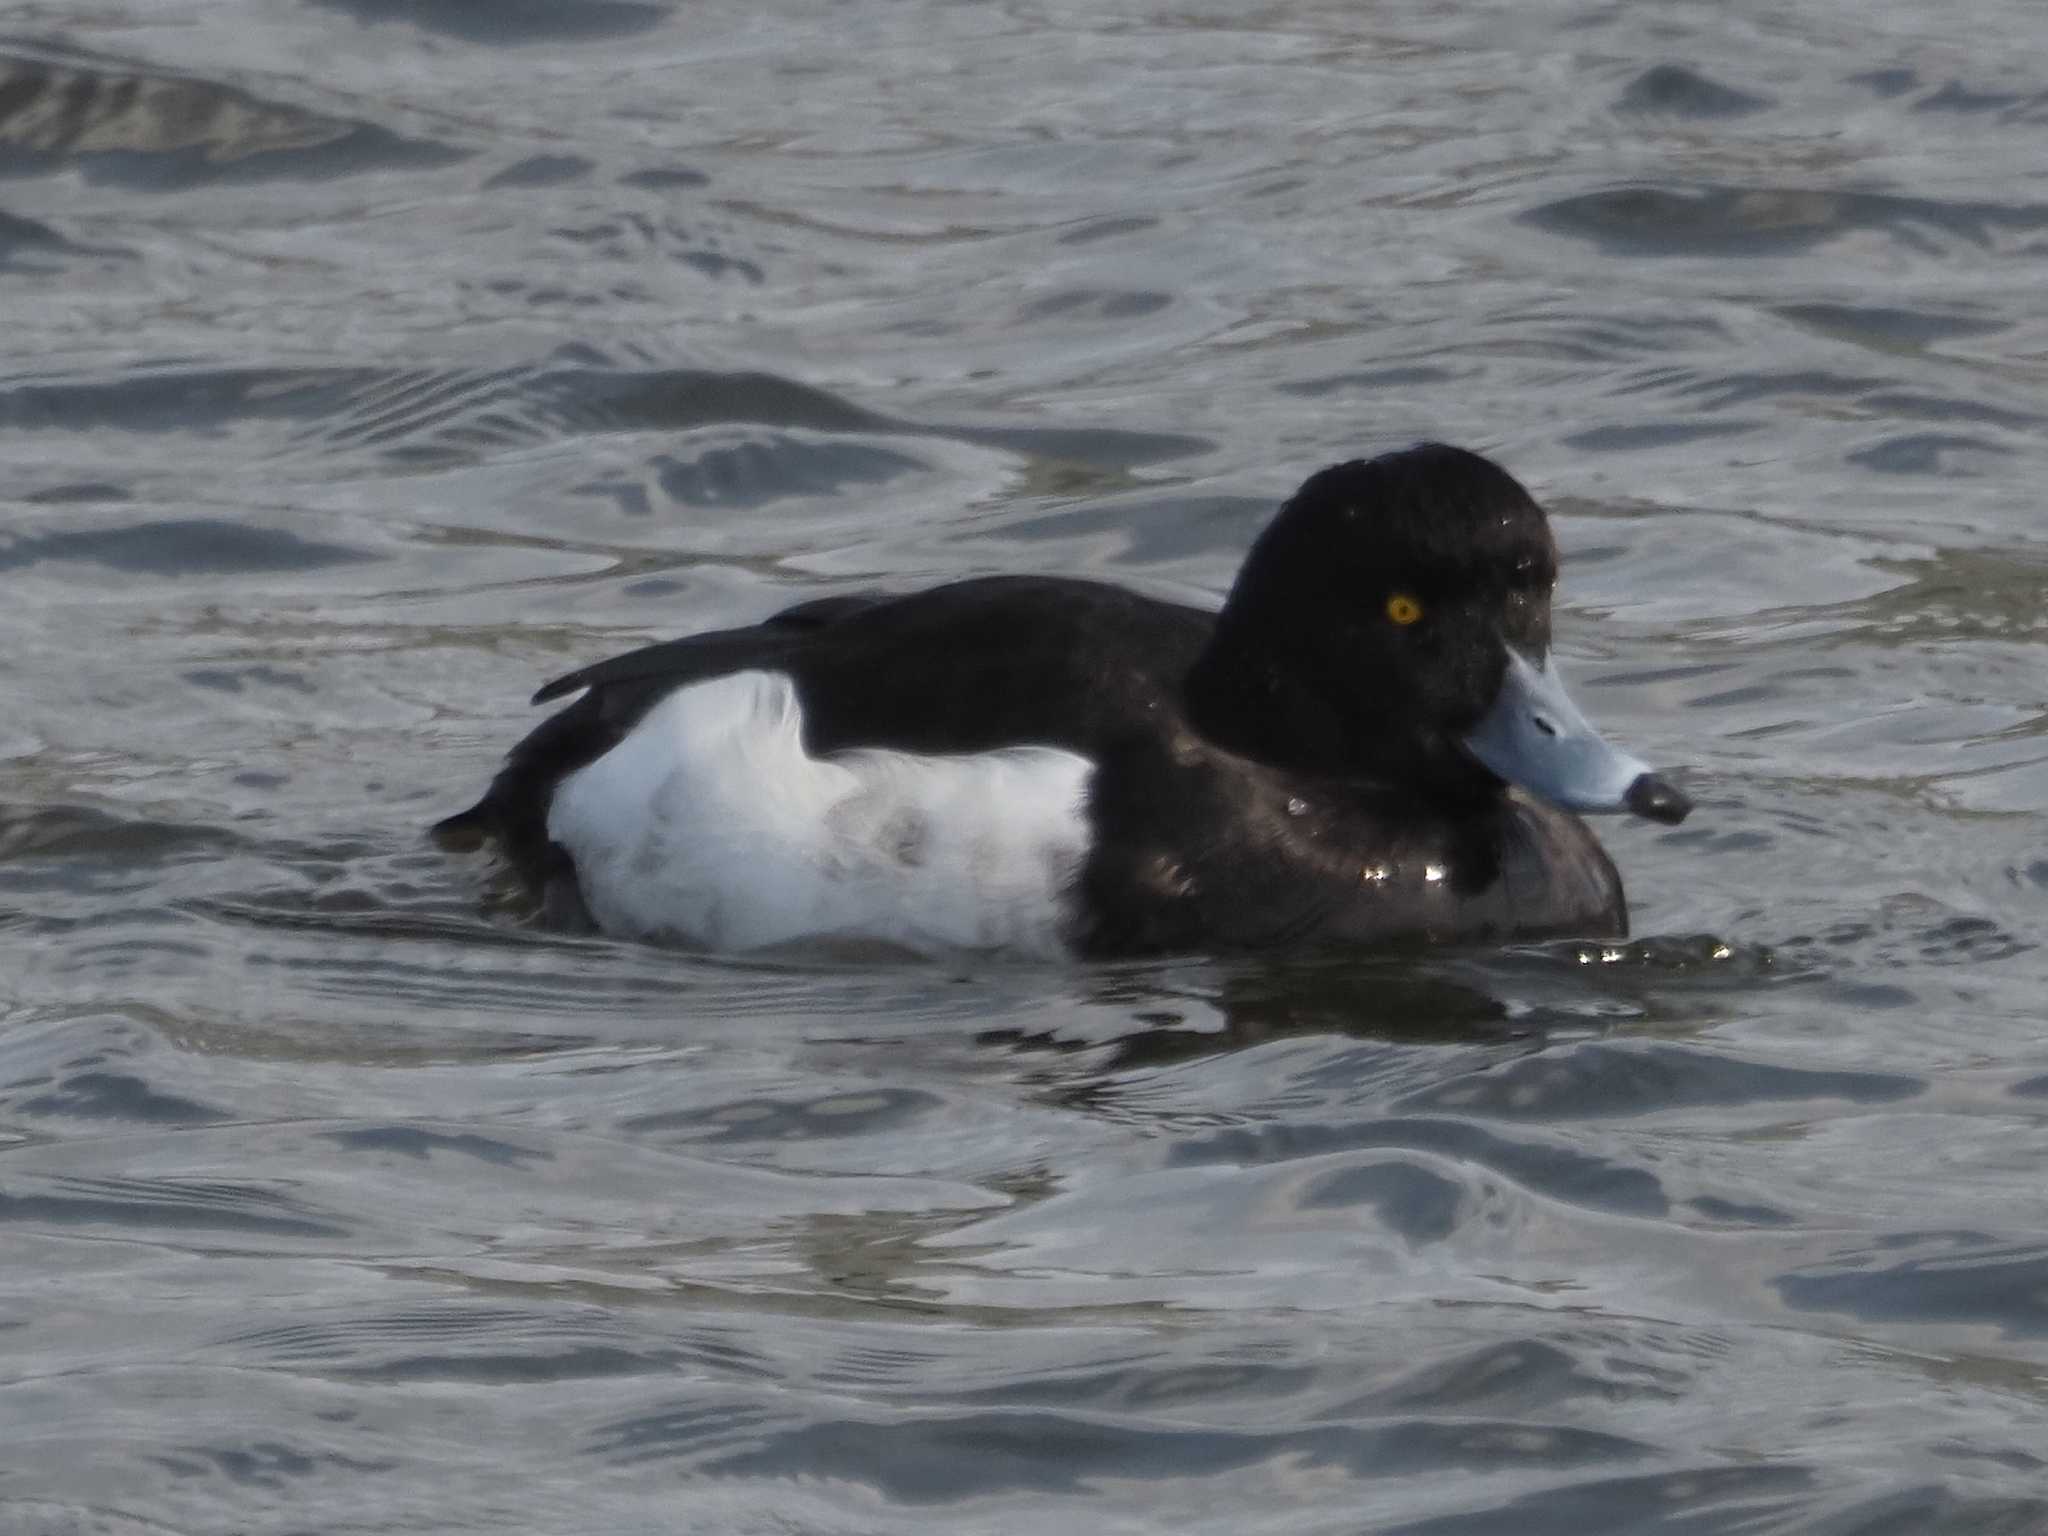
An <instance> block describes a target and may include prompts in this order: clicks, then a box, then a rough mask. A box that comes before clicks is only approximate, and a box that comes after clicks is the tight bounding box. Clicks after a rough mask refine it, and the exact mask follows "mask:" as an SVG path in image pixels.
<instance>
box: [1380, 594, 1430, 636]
mask: <svg viewBox="0 0 2048 1536" xmlns="http://www.w3.org/2000/svg"><path fill="white" fill-rule="evenodd" d="M1387 617H1388V618H1390V619H1392V620H1393V621H1394V622H1395V623H1396V624H1399V625H1401V626H1403V627H1404V628H1405V627H1406V626H1408V625H1410V624H1413V623H1414V622H1415V621H1416V620H1417V619H1419V618H1421V617H1422V604H1421V602H1420V601H1419V600H1418V599H1416V598H1413V597H1410V596H1409V595H1408V594H1407V593H1406V592H1396V593H1395V594H1394V595H1393V596H1392V597H1390V598H1388V599H1387Z"/></svg>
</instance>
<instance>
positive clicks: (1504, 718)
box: [1465, 646, 1692, 823]
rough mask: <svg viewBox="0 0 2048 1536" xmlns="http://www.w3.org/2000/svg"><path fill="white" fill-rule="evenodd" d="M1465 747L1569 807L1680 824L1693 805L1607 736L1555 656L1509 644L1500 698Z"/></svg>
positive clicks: (1514, 780) (1512, 781)
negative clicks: (1571, 689) (1582, 709)
mask: <svg viewBox="0 0 2048 1536" xmlns="http://www.w3.org/2000/svg"><path fill="white" fill-rule="evenodd" d="M1465 749H1466V750H1467V751H1468V752H1470V753H1471V754H1472V755H1473V756H1474V757H1476V758H1478V759H1479V761H1480V762H1482V763H1484V764H1485V765H1486V766H1487V767H1488V768H1490V769H1492V770H1493V772H1495V773H1497V774H1499V775H1500V776H1501V777H1502V778H1503V779H1506V780H1507V781H1508V782H1509V783H1510V784H1519V785H1520V786H1521V787H1522V788H1523V789H1526V790H1528V791H1529V792H1530V793H1531V794H1533V795H1540V796H1542V798H1544V799H1545V800H1548V801H1550V802H1551V803H1552V804H1553V805H1561V806H1563V807H1564V808H1565V809H1566V810H1568V811H1628V812H1631V813H1632V814H1634V815H1637V816H1647V817H1649V818H1650V819H1651V820H1652V821H1662V822H1667V823H1676V822H1680V821H1683V820H1684V819H1685V816H1686V813H1687V812H1688V811H1690V810H1691V809H1692V802H1691V801H1690V800H1688V799H1686V797H1685V796H1684V795H1683V794H1681V793H1679V791H1678V790H1677V789H1675V788H1673V787H1672V785H1671V784H1670V783H1668V782H1667V781H1666V780H1665V779H1663V778H1661V777H1660V776H1658V775H1657V774H1655V773H1653V772H1651V771H1650V765H1649V764H1648V763H1645V762H1644V761H1643V760H1642V759H1641V758H1639V757H1636V756H1634V755H1633V754H1631V753H1628V752H1624V751H1622V750H1621V749H1620V748H1619V747H1616V746H1611V745H1610V744H1609V743H1608V742H1607V741H1605V740H1604V739H1602V737H1601V735H1600V733H1599V732H1598V731H1596V730H1594V729H1593V727H1592V726H1591V725H1590V724H1589V723H1588V722H1587V720H1586V717H1585V716H1584V715H1582V714H1580V713H1579V707H1578V706H1577V705H1576V704H1574V703H1573V702H1572V696H1571V695H1570V694H1569V693H1568V692H1566V691H1565V686H1564V679H1563V678H1562V677H1560V676H1559V675H1558V670H1557V662H1556V659H1555V658H1553V657H1548V656H1544V657H1539V658H1538V659H1536V660H1534V661H1531V660H1530V659H1529V658H1528V657H1527V656H1524V655H1523V654H1522V653H1521V652H1520V651H1517V650H1515V649H1514V648H1513V647H1512V646H1511V647H1509V649H1508V670H1507V676H1506V677H1505V678H1504V679H1503V680H1502V682H1501V687H1500V697H1499V698H1497V699H1495V700H1494V701H1493V708H1491V709H1489V710H1488V711H1487V712H1486V714H1485V716H1484V718H1482V719H1481V720H1480V722H1479V723H1478V724H1477V725H1476V726H1474V727H1473V728H1472V731H1471V733H1470V734H1469V735H1467V736H1466V738H1465Z"/></svg>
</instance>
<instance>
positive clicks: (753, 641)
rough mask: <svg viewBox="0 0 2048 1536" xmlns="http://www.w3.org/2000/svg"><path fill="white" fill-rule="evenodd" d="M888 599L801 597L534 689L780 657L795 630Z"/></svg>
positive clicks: (687, 675)
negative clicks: (749, 620) (766, 613)
mask: <svg viewBox="0 0 2048 1536" xmlns="http://www.w3.org/2000/svg"><path fill="white" fill-rule="evenodd" d="M887 601H888V598H887V597H886V596H885V595H884V594H882V593H879V592H853V593H842V594H839V595H837V596H834V597H818V598H813V599H811V600H810V601H809V602H806V603H798V604H797V605H796V606H795V607H793V608H785V609H783V610H782V612H780V613H778V614H776V615H775V616H774V617H773V618H770V619H767V620H764V621H763V622H762V623H759V624H752V625H749V626H748V627H747V628H745V629H719V630H713V631H711V632H710V633H708V634H702V635H686V636H684V637H683V638H682V639H680V640H663V641H661V642H660V643H659V644H656V645H646V646H642V647H641V648H640V649H639V650H637V651H628V652H626V654H625V655H623V656H613V657H611V658H610V659H609V660H606V661H600V662H596V663H593V664H592V665H590V666H587V667H579V668H578V669H577V670H576V671H574V672H569V673H565V674H564V675H563V676H561V677H558V678H556V679H555V680H554V681H553V682H550V683H548V684H546V685H545V686H544V687H542V688H541V689H540V691H539V692H537V693H536V694H534V696H533V702H534V703H536V704H546V703H548V702H550V701H551V700H554V699H559V698H564V697H566V696H568V695H569V694H572V693H574V692H575V691H576V690H577V689H579V688H605V687H609V686H611V685H613V684H616V683H640V682H649V681H653V680H656V679H659V680H662V681H665V682H667V683H669V684H670V685H674V684H677V683H685V682H689V681H691V680H693V679H696V678H705V677H718V676H721V675H723V674H724V673H727V672H734V671H738V670H739V669H741V668H743V667H751V666H759V665H762V664H763V663H764V662H771V661H774V660H775V659H777V657H778V655H779V653H780V650H781V648H782V645H783V643H784V642H786V641H787V640H788V639H789V638H790V637H791V636H795V635H809V634H815V633H816V632H817V631H818V630H821V629H824V628H826V627H828V626H830V625H833V624H837V623H838V622H840V621H841V620H842V619H846V618H850V617H852V616H853V615H854V614H856V613H865V612H866V611H867V610H868V609H870V608H873V607H875V606H876V605H878V604H880V603H884V602H887Z"/></svg>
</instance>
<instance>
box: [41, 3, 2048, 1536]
mask: <svg viewBox="0 0 2048 1536" xmlns="http://www.w3.org/2000/svg"><path fill="white" fill-rule="evenodd" d="M2044 276H2048V13H2044V12H2043V11H2042V10H2041V9H2040V7H2039V6H2038V5H2037V4H2035V3H2033V0H1980V3H1976V4H1973V5H1971V6H1970V7H1968V8H1967V10H1966V11H1965V10H1958V9H1955V8H1943V7H1930V6H1926V5H1922V4H1909V3H1905V0H1881V3H1874V4H1849V3H1846V0H1842V3H1823V0H1804V3H1798V0H1795V3H1792V4H1789V5H1787V4H1774V5H1763V4H1751V3H1735V4H1728V5H1720V6H1704V5H1686V4H1678V3H1660V0H1637V3H1619V0H1460V3H1447V0H1428V3H1425V0H1387V3H1375V4H1371V5H1358V4H1348V3H1347V4H1337V3H1327V0H1324V3H1318V0H1303V3H1299V4H1289V5H1266V6H1257V5H1251V6H1248V5H1242V4H1222V3H1211V0H1179V3H1172V4H1168V3H1161V0H1133V3H1129V4H1120V5H1101V4H1079V3H1074V0H991V3H977V4H960V3H954V4H947V3H941V0H843V3H840V4H835V5H831V6H823V5H812V4H799V3H792V0H765V3H764V0H748V3H745V4H740V3H735V0H692V3H688V4H685V3H680V0H586V3H583V4H580V5H571V4H567V3H563V4H543V3H540V0H513V3H497V4H486V3H484V0H473V3H472V0H417V3H410V4H407V3H399V0H101V3H95V4H86V3H84V0H46V3H39V4H36V5H33V6H22V7H17V8H15V9H14V10H13V11H12V12H11V13H10V14H9V16H8V17H7V20H6V25H5V28H4V36H0V315H4V317H5V321H6V329H5V338H6V339H5V346H4V351H0V453H4V463H5V478H4V482H0V497H4V500H5V524H4V527H0V594H4V601H0V701H4V709H0V1532H7V1533H13V1532H26V1533H51V1532H57V1533H70V1532H106V1533H161V1532H182V1533H195V1536H196V1533H211V1532H237V1533H244V1532H246V1533H279V1536H283V1533H292V1532H315V1531H317V1532H323V1533H333V1532H408V1533H410V1532H423V1531H435V1532H443V1531H451V1532H452V1531H476V1532H490V1533H493V1536H499V1533H506V1532H528V1531H532V1532H582V1531H606V1532H669V1531H716V1532H741V1533H747V1532H798V1531H801V1532H819V1533H826V1532H831V1533H842V1532H843V1533H911V1532H944V1533H948V1536H953V1533H959V1532H968V1531H990V1532H994V1531H1001V1532H1006V1533H1007V1532H1035V1531H1043V1532H1068V1531H1116V1532H1137V1531H1158V1530H1173V1531H1177V1532H1192V1531H1201V1532H1218V1533H1226V1532H1227V1533H1240V1532H1261V1533H1268V1532H1270V1533H1283V1532H1284V1533H1320V1532H1331V1533H1338V1532H1345V1533H1350V1532H1387V1533H1404V1536H1480V1533H1493V1532H1504V1533H1513V1536H1544V1533H1559V1536H1564V1533H1572V1536H1589V1533H1591V1536H1597V1533H1610V1532H1611V1533H1616V1536H1620V1533H1642V1532H1670V1533H1679V1532H1683V1533H1686V1536H1709V1533H1737V1532H1740V1533H1745V1536H1751V1533H1769V1536H1780V1533H1783V1536H1790V1533H1801V1536H1851V1533H1871V1536H1879V1533H1884V1536H1890V1533H1897V1532H1915V1533H1917V1532H1956V1533H1971V1536H1980V1533H1986V1532H1990V1533H2021V1532H2027V1533H2032V1532H2038V1531H2043V1530H2048V1024H2044V1014H2048V956H2044V952H2043V950H2042V947H2041V938H2042V935H2043V932H2044V923H2048V703H2044V700H2048V596H2044V594H2048V533H2044V523H2043V519H2042V514H2041V498H2042V487H2043V486H2044V484H2048V435H2044V426H2048V305H2044V302H2043V294H2044V292H2048V286H2044ZM1423 437H1436V438H1444V439H1448V440H1450V441H1453V442H1459V443H1464V444H1467V445H1470V446H1474V447H1478V448H1482V449H1484V450H1486V451H1488V452H1490V453H1492V454H1495V455H1496V456H1498V457H1499V458H1500V459H1501V460H1502V461H1503V462H1504V463H1505V464H1507V465H1508V466H1509V467H1510V468H1511V469H1512V470H1513V471H1514V472H1515V473H1516V474H1518V475H1519V476H1520V477H1522V478H1523V479H1524V480H1525V481H1526V482H1527V483H1528V484H1529V485H1530V486H1531V487H1532V488H1534V489H1535V490H1536V492H1537V493H1538V494H1539V495H1540V496H1542V497H1543V498H1544V499H1545V500H1546V501H1547V502H1548V503H1549V504H1550V505H1551V507H1552V508H1553V509H1554V511H1555V514H1556V521H1557V527H1558V530H1559V535H1560V538H1561V541H1562V544H1563V546H1564V550H1565V556H1566V567H1565V580H1564V586H1563V590H1562V594H1561V597H1562V608H1561V611H1560V617H1559V643H1560V646H1561V649H1562V651H1563V652H1564V654H1565V655H1566V656H1567V657H1568V658H1569V660H1570V664H1571V665H1572V667H1573V668H1574V675H1575V678H1576V685H1577V689H1578V692H1579V695H1580V701H1581V703H1582V704H1583V705H1584V706H1585V707H1586V710H1587V713H1588V714H1589V715H1591V716H1592V717H1594V718H1595V719H1596V720H1597V721H1598V722H1599V723H1600V724H1601V725H1602V726H1603V727H1604V728H1605V729H1606V730H1607V731H1608V732H1609V733H1610V734H1611V735H1613V736H1614V737H1615V738H1617V739H1619V740H1622V741H1624V742H1626V743H1628V744H1629V745H1630V746H1631V748H1632V749H1634V750H1635V751H1637V752H1638V753H1640V754H1641V755H1642V756H1644V757H1646V758H1648V759H1650V760H1652V761H1654V762H1657V763H1659V764H1669V765H1672V766H1674V767H1675V768H1676V769H1678V770H1679V777H1680V779H1681V781H1682V782H1683V783H1684V784H1685V786H1686V787H1687V789H1688V791H1689V792H1690V793H1692V794H1693V795H1694V796H1695V797H1696V798H1697V800H1698V801H1699V809H1698V811H1697V812H1696V813H1695V815H1694V817H1693V819H1692V820H1691V821H1690V822H1688V823H1687V824H1686V825H1685V826H1684V827H1682V828H1678V829H1665V828H1659V827H1656V826H1652V825H1650V824H1648V823H1642V822H1634V823H1613V822H1610V823H1606V824H1604V825H1603V829H1602V830H1603V835H1604V836H1605V838H1606V840H1607V843H1608V846H1609V848H1610V850H1611V851H1612V852H1613V853H1614V855H1615V857H1616V859H1617V861H1618V862H1619V863H1620V865H1621V866H1622V868H1623V870H1624V871H1625V874H1626V878H1627V880H1628V884H1629V889H1630V893H1631V897H1632V904H1633V909H1634V914H1635V926H1636V934H1637V937H1636V938H1635V939H1634V940H1633V941H1631V942H1630V943H1627V944H1614V945H1607V946H1598V945H1583V944H1571V943H1563V944H1553V945H1545V946H1534V947H1524V948H1519V949H1512V950H1508V951H1505V952H1471V951H1461V952H1452V953H1443V954H1436V955H1427V956H1421V957H1414V956H1410V957H1389V956H1370V955H1361V956H1357V957H1355V958H1351V959H1341V960H1340V959H1331V958H1328V957H1325V958H1323V959H1319V960H1317V961H1314V962H1312V963H1311V962H1293V963H1289V962H1285V961H1278V960H1276V961H1270V962H1261V963H1251V962H1225V961H1219V960H1215V959H1205V958H1203V957H1199V956H1195V957H1188V958H1185V959H1181V960H1176V961H1172V962H1163V963H1158V964H1147V965H1126V966H1115V967H1078V966H1077V967H1069V968H1048V967H1036V966H1026V965H1021V964H1005V963H1002V962H997V961H986V962H984V961H967V960H962V961H957V962H953V963H919V964H899V963H875V962H868V963H862V964H833V963H828V962H825V961H817V962H807V961H804V960H802V959H788V958H785V959H781V960H777V961H773V962H769V961H753V962H740V961H733V960H725V959H717V958H708V957H704V956H698V955H690V954H685V953H678V952H667V951H662V950H656V949H651V948H643V947H636V946H632V945H626V944H618V943H610V942H601V941H591V940H579V939H572V938H567V937H563V936H560V935H554V934H550V933H547V932H544V931H540V930H537V929H535V928H533V927H531V926H530V925H527V924H524V923H522V922H521V921H520V919H519V918H518V916H517V915H516V913H514V912H511V911H508V910H507V909H506V907H505V904H504V902H503V899H502V893H500V892H498V891H497V890H495V888H494V887H493V885H492V882H491V878H490V874H489V871H488V870H487V869H486V868H485V867H484V866H483V865H482V864H480V863H479V862H477V861H476V860H473V859H468V860H466V859H458V858H451V857H449V856H447V855H445V854H443V853H441V852H439V851H437V850H435V849H434V848H432V847H431V846H429V845H428V844H427V842H426V841H425V839H424V837H423V835H422V831H423V828H424V827H425V825H426V824H427V823H428V822H429V821H430V820H432V819H433V818H434V817H436V816H439V815H443V814H446V813H447V812H449V811H451V810H454V809H456V808H458V807H459V806H461V805H462V804H464V803H466V801H467V799H468V798H469V797H471V796H472V795H473V794H474V792H475V791H476V790H477V788H478V787H479V786H480V785H481V783H482V782H483V780H484V778H485V777H486V776H487V775H488V774H489V773H490V771H491V770H492V767H493V765H494V763H495V761H496V759H497V757H498V755H499V754H500V753H501V752H502V751H503V750H504V748H505V747H506V746H507V745H509V744H510V742H511V741H513V740H514V739H516V737H517V736H518V735H519V734H520V733H521V732H522V731H524V730H525V729H526V728H527V727H528V726H529V725H530V724H531V723H532V721H533V719H534V718H535V716H534V715H533V714H532V712H530V711H529V710H528V709H527V707H526V704H525V699H526V697H527V696H528V694H529V693H530V692H531V691H532V690H533V688H534V687H535V686H536V685H537V684H539V683H540V682H541V681H543V680H545V679H546V678H548V677H550V676H552V675H554V674H556V673H559V672H561V671H564V670H567V669H568V668H570V667H573V666H576V665H579V664H582V663H585V662H589V661H592V660H596V659H598V658H600V657H602V656H604V655H607V654H610V653H612V652H615V651H617V650H620V649H623V648H625V647H628V646H630V645H633V644H636V643H639V642H641V641H644V640H648V639H652V638H657V637H661V636H666V635H670V634H675V633H680V632H684V631H688V630H692V629H701V628H707V627H711V626H714V625H717V624H721V623H730V622H740V621H744V620H748V619H751V618H754V617H758V616H760V615H762V614H764V613H766V612H767V611H769V610H770V609H772V608H774V607H775V606H777V605H781V604H786V603H789V602H793V601H796V600H799V599H801V598H805V597H810V596H815V595H819V594H823V593H828V592H834V591H844V590H849V589H852V588H855V587H859V586H863V585H875V584H882V585H891V586H908V585H912V584H915V583H919V582H926V581H932V580H937V579H942V578H945V577H949V576H953V575H958V574H962V573H970V572H991V571H1026V570H1028V571H1053V572H1083V573H1092V574H1097V575H1101V576H1106V577H1110V578H1114V579H1118V580H1122V581H1127V582H1130V583H1133V584H1136V585H1140V586H1143V587H1145V588H1147V589H1148V590H1153V591H1163V592H1171V593H1181V594H1185V595H1190V596H1193V595H1198V594H1213V593H1215V592H1217V591H1219V590H1220V589H1221V588H1222V587H1223V586H1224V585H1225V584H1226V583H1227V582H1228V580H1229V577H1230V575H1231V573H1232V571H1233V570H1234V568H1235V565H1236V561H1237V558H1238V556H1239V554H1240V552H1241V551H1242V549H1243V547H1244V545H1245V543H1246V541H1247V540H1248V539H1249V537H1250V536H1251V535H1252V533H1253V532H1254V531H1255V530H1256V529H1257V528H1258V527H1259V526H1260V523H1261V520H1262V519H1263V518H1264V517H1265V516H1266V514H1267V513H1268V511H1269V510H1270V508H1271V507H1272V506H1273V504H1274V503H1275V501H1276V499H1277V498H1278V497H1279V496H1281V495H1283V494H1284V493H1285V492H1286V491H1287V490H1288V489H1289V488H1291V487H1292V485H1293V484H1295V483H1296V482H1297V481H1298V480H1299V479H1300V478H1301V477H1302V476H1303V475H1305V474H1306V473H1308V472H1309V471H1310V470H1312V469H1314V468H1316V467H1319V466H1320V465H1322V464H1324V463H1328V462H1331V461H1333V460H1335V459H1338V458H1344V457H1351V456H1355V455H1359V454H1363V453H1369V452H1374V451H1379V450H1382V449H1385V448H1389V447H1393V446H1397V445H1400V444H1403V443H1407V442H1411V441H1414V440H1416V439H1418V438H1423Z"/></svg>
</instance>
